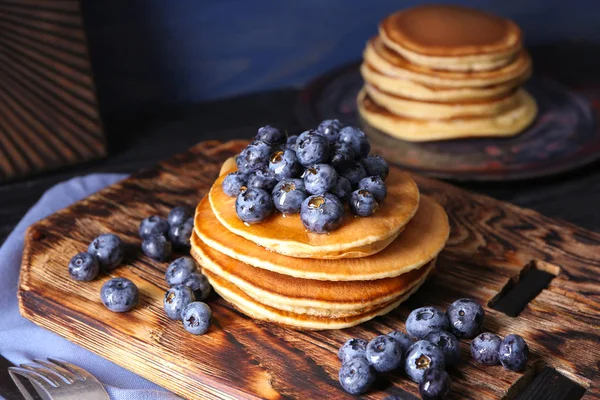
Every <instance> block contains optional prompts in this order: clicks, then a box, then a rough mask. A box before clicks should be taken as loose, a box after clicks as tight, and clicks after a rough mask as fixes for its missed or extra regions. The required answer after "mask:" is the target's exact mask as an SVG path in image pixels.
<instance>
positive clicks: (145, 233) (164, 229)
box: [139, 215, 169, 240]
mask: <svg viewBox="0 0 600 400" xmlns="http://www.w3.org/2000/svg"><path fill="white" fill-rule="evenodd" d="M168 232H169V222H168V221H167V220H166V219H164V218H161V217H159V216H158V215H152V216H150V217H148V218H144V219H143V220H142V222H141V223H140V229H139V233H140V237H141V238H142V239H144V240H145V239H148V238H149V237H151V236H154V235H162V236H165V237H166V236H167V234H168Z"/></svg>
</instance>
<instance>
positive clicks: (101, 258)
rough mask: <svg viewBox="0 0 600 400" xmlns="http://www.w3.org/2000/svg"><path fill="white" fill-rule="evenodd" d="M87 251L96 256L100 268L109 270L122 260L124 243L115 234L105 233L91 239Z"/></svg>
mask: <svg viewBox="0 0 600 400" xmlns="http://www.w3.org/2000/svg"><path fill="white" fill-rule="evenodd" d="M88 253H90V254H92V255H93V256H95V257H96V259H97V260H98V263H99V264H100V267H101V268H102V269H104V270H105V271H109V270H111V269H114V268H116V267H118V266H119V264H121V262H122V261H123V257H124V255H125V245H124V244H123V242H122V241H121V239H120V238H119V237H118V236H117V235H114V234H112V233H105V234H102V235H100V236H98V237H97V238H95V239H94V240H92V243H90V245H89V246H88Z"/></svg>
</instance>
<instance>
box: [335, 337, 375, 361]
mask: <svg viewBox="0 0 600 400" xmlns="http://www.w3.org/2000/svg"><path fill="white" fill-rule="evenodd" d="M367 345H368V342H367V341H366V340H364V339H359V338H352V339H348V340H347V341H346V343H344V345H343V346H342V347H340V349H339V350H338V358H339V359H340V361H341V362H342V363H345V362H348V361H350V360H351V359H353V358H355V357H365V353H366V351H367Z"/></svg>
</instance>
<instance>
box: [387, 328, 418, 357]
mask: <svg viewBox="0 0 600 400" xmlns="http://www.w3.org/2000/svg"><path fill="white" fill-rule="evenodd" d="M388 336H389V337H391V338H393V339H396V341H397V342H398V343H400V346H402V353H403V354H404V353H406V350H408V348H409V347H410V346H412V345H413V343H414V341H413V340H412V339H411V338H410V336H408V335H407V334H406V333H404V332H401V331H392V332H390V333H388Z"/></svg>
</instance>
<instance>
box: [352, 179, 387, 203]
mask: <svg viewBox="0 0 600 400" xmlns="http://www.w3.org/2000/svg"><path fill="white" fill-rule="evenodd" d="M358 189H359V190H360V189H364V190H368V191H369V192H371V194H372V195H373V197H375V200H377V201H378V202H380V203H381V202H382V201H383V199H385V196H387V187H386V186H385V182H383V179H381V177H380V176H379V175H373V176H368V177H366V178H362V179H361V180H360V182H358Z"/></svg>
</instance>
